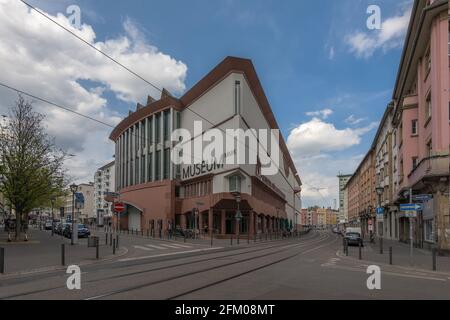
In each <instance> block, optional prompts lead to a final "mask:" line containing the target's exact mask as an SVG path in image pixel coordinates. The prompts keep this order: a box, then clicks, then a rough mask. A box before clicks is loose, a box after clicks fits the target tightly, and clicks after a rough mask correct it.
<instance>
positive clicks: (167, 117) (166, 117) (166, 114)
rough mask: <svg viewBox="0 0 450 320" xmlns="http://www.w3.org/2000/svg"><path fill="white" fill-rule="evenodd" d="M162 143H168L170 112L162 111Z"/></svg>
mask: <svg viewBox="0 0 450 320" xmlns="http://www.w3.org/2000/svg"><path fill="white" fill-rule="evenodd" d="M163 116H164V141H169V138H170V137H169V133H170V110H166V111H164V115H163Z"/></svg>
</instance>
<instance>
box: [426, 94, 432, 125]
mask: <svg viewBox="0 0 450 320" xmlns="http://www.w3.org/2000/svg"><path fill="white" fill-rule="evenodd" d="M425 108H426V109H425V112H426V113H425V119H426V120H428V119H429V118H431V113H432V111H433V105H432V101H431V92H430V94H428V96H427V102H426V106H425Z"/></svg>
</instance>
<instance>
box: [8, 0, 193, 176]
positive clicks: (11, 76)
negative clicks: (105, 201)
mask: <svg viewBox="0 0 450 320" xmlns="http://www.w3.org/2000/svg"><path fill="white" fill-rule="evenodd" d="M53 18H54V19H56V20H57V21H58V22H59V23H60V24H62V25H64V26H65V27H66V28H69V29H71V30H72V31H73V32H75V33H76V34H77V35H79V36H80V37H82V38H83V39H85V40H87V41H88V42H89V43H91V44H92V45H94V46H96V47H97V48H99V49H100V50H102V51H104V52H106V53H108V54H109V55H111V56H112V57H114V58H116V59H117V60H119V61H120V62H121V63H123V64H124V65H126V66H128V67H129V68H130V69H132V70H136V71H137V72H138V73H139V74H141V75H142V76H143V77H144V78H146V79H148V80H149V81H151V82H152V83H154V84H155V85H157V86H159V87H165V88H167V89H168V90H169V91H171V92H173V93H174V94H181V93H182V92H183V91H184V90H185V83H184V81H185V77H186V72H187V67H186V65H185V64H184V63H182V62H180V61H177V60H175V59H174V58H172V57H170V56H169V55H167V54H164V53H162V52H160V51H159V50H158V49H157V48H156V47H154V46H152V45H150V44H149V43H148V41H147V40H146V39H145V37H144V35H143V33H142V32H141V31H140V30H139V28H138V27H137V26H136V24H135V23H133V22H132V21H131V20H129V19H126V20H125V22H124V24H123V28H124V33H123V35H120V36H117V37H114V38H110V39H108V40H106V41H99V40H96V33H95V30H94V29H93V28H92V26H90V25H86V24H83V25H82V27H81V29H80V30H76V29H73V28H72V26H71V25H70V24H69V21H68V19H67V18H66V17H65V16H64V15H63V14H57V15H56V16H54V17H53ZM0 30H2V40H1V41H0V70H1V72H0V81H1V82H3V83H6V84H8V85H10V86H13V87H17V88H19V89H23V90H24V91H28V92H30V93H33V94H36V95H37V96H41V97H43V98H46V99H48V100H51V101H54V102H55V103H58V104H61V105H64V106H67V107H70V108H72V109H73V110H75V111H77V112H81V113H84V114H87V115H89V116H92V117H95V118H97V119H100V120H102V121H104V122H107V123H111V124H116V123H117V122H118V121H120V119H121V118H122V115H123V114H125V113H126V112H127V110H123V112H119V113H118V112H115V111H114V110H112V109H111V102H110V101H108V100H107V98H106V97H105V96H104V92H105V91H107V90H108V91H111V92H112V93H113V94H114V95H115V96H116V98H117V99H119V100H122V101H124V102H126V103H130V104H131V103H133V104H134V103H136V102H145V101H146V98H147V95H148V94H150V95H153V96H155V97H158V96H159V93H158V92H157V91H156V90H155V89H153V88H152V87H150V86H149V85H148V84H146V83H145V82H143V81H142V80H139V79H137V78H136V77H134V76H133V75H131V74H130V73H128V72H127V71H125V70H123V69H122V68H120V67H119V66H117V65H116V64H114V63H113V62H111V61H110V60H108V59H107V58H105V57H104V56H103V55H101V54H100V53H98V52H95V51H94V50H93V49H92V48H89V47H88V46H87V45H85V44H83V43H82V42H81V41H79V40H77V39H75V38H74V37H73V36H71V35H70V34H69V33H67V32H66V31H64V30H63V29H61V28H59V27H58V26H56V25H55V24H53V23H52V22H50V21H48V20H47V19H45V18H44V17H42V16H41V15H39V14H38V13H36V12H35V11H30V10H28V9H27V7H26V6H25V5H23V4H22V3H21V2H19V1H10V0H0ZM83 80H89V81H90V83H94V84H95V85H94V86H95V88H93V87H92V85H90V86H86V85H83V83H84V82H83ZM16 99H17V95H16V94H15V93H12V92H10V91H7V90H5V89H1V88H0V114H4V113H7V110H6V109H7V108H8V107H10V106H11V105H12V104H13V102H14V101H15V100H16ZM35 106H36V108H37V110H38V111H39V112H42V113H44V114H45V115H46V125H47V127H48V131H49V133H50V134H51V135H53V136H55V137H56V142H57V144H58V145H60V146H61V147H63V148H65V149H67V150H68V151H69V152H71V153H75V154H76V157H75V158H73V159H72V160H70V161H68V162H67V166H68V168H69V170H70V172H69V173H70V174H71V175H72V176H74V177H75V178H76V179H77V180H78V181H79V180H85V181H86V180H92V179H93V174H94V170H95V169H96V168H97V167H98V166H100V165H102V164H104V163H105V162H106V161H109V160H110V159H111V156H112V155H113V153H114V145H113V143H112V142H110V141H108V136H109V134H110V131H111V129H110V128H107V127H103V126H101V125H99V124H97V123H94V122H90V121H89V120H86V119H84V118H80V117H78V116H76V115H74V114H71V113H68V112H66V111H63V110H60V109H56V108H55V107H52V106H49V105H46V104H43V103H38V102H36V103H35Z"/></svg>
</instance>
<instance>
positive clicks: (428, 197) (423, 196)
mask: <svg viewBox="0 0 450 320" xmlns="http://www.w3.org/2000/svg"><path fill="white" fill-rule="evenodd" d="M431 199H433V195H431V194H417V195H415V196H413V200H415V201H429V200H431Z"/></svg>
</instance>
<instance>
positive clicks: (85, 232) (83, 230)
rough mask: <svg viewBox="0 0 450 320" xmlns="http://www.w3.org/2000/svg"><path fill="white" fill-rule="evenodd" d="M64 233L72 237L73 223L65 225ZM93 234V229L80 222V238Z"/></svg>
mask: <svg viewBox="0 0 450 320" xmlns="http://www.w3.org/2000/svg"><path fill="white" fill-rule="evenodd" d="M63 235H64V236H65V237H66V238H69V239H70V238H72V224H70V223H68V224H66V226H65V227H64V231H63ZM90 235H91V231H90V230H89V229H88V228H87V227H86V226H85V225H84V224H81V223H79V224H78V238H87V237H89V236H90Z"/></svg>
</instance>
